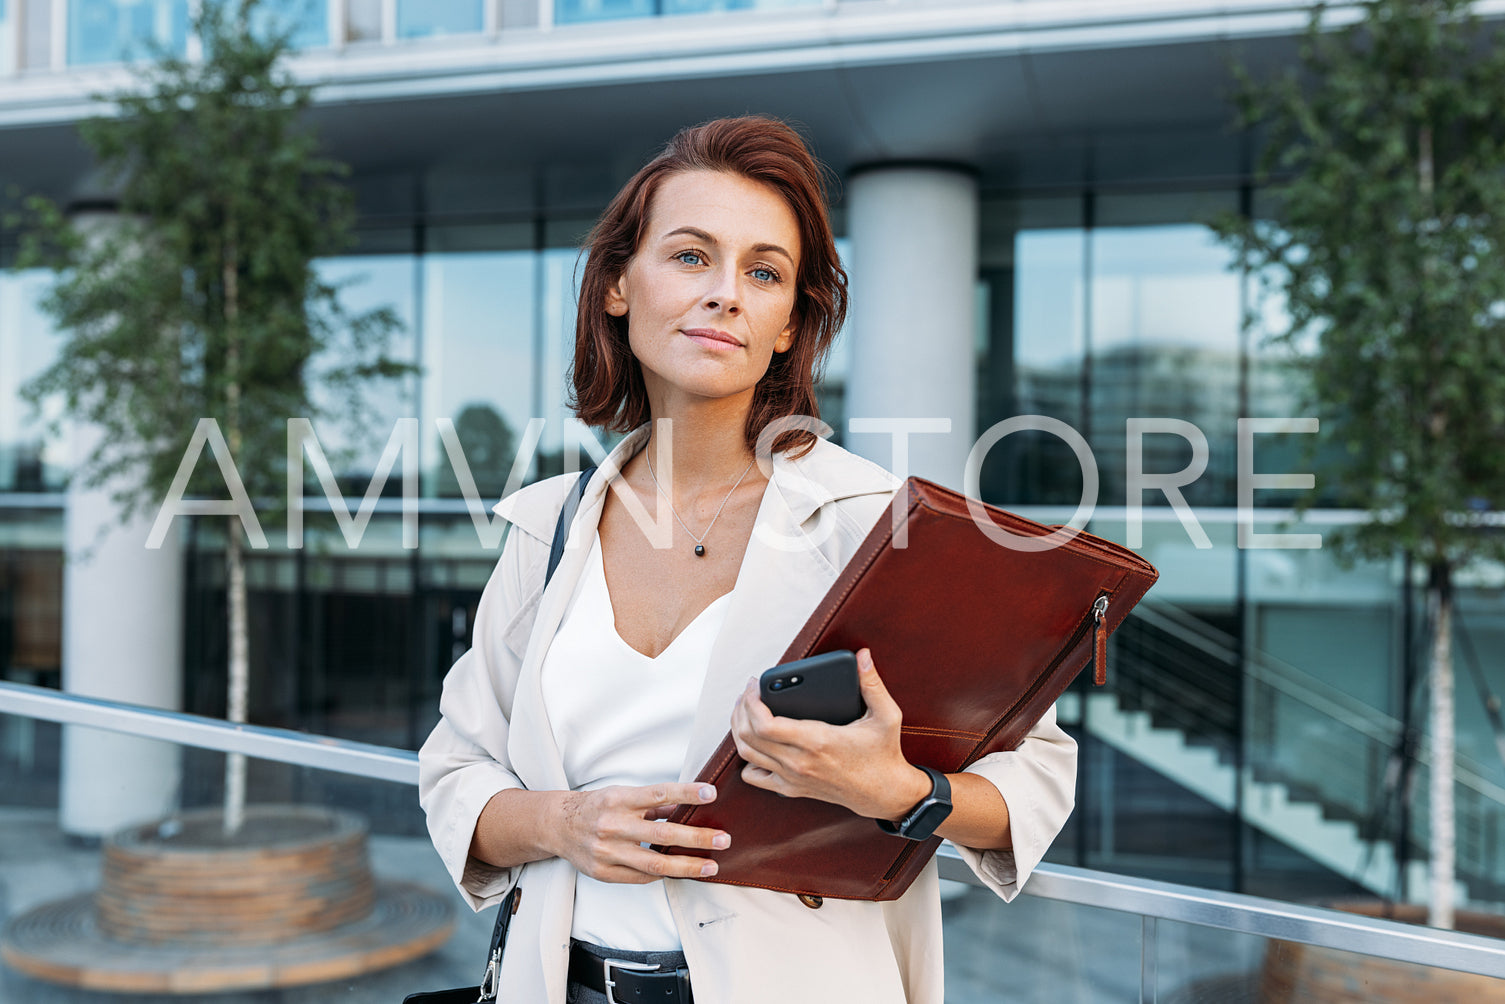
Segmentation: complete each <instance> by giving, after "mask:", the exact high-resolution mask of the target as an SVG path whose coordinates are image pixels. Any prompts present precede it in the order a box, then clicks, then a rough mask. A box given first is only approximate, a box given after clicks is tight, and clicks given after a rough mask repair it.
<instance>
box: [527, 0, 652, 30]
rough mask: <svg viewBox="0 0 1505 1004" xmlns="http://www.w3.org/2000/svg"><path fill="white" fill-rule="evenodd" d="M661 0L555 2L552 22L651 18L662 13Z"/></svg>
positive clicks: (579, 0) (564, 0) (568, 22)
mask: <svg viewBox="0 0 1505 1004" xmlns="http://www.w3.org/2000/svg"><path fill="white" fill-rule="evenodd" d="M661 2H662V0H556V3H555V4H554V22H555V23H556V24H577V23H579V22H582V21H611V20H615V19H617V18H624V17H653V16H654V15H655V14H659V13H662V9H661V7H660V3H661Z"/></svg>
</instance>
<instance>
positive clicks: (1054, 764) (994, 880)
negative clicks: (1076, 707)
mask: <svg viewBox="0 0 1505 1004" xmlns="http://www.w3.org/2000/svg"><path fill="white" fill-rule="evenodd" d="M1076 762H1077V744H1076V740H1075V739H1073V738H1071V736H1069V735H1067V734H1066V732H1065V730H1064V729H1062V728H1061V726H1060V725H1058V724H1056V709H1055V706H1054V705H1051V708H1050V710H1049V711H1047V712H1046V713H1045V715H1044V717H1042V718H1041V719H1040V721H1039V722H1037V723H1036V724H1035V727H1034V728H1033V729H1031V730H1030V731H1029V734H1028V735H1026V736H1025V737H1024V741H1023V742H1021V743H1020V744H1019V747H1018V748H1017V749H1013V750H1009V751H1008V752H1005V753H991V754H989V755H988V756H985V757H983V758H982V759H981V760H979V761H977V762H976V763H974V764H973V765H972V766H970V767H968V768H967V770H966V772H967V773H969V774H978V775H981V776H982V777H985V778H987V779H988V780H989V781H991V782H993V786H994V787H996V788H997V789H998V792H999V794H1001V795H1002V796H1003V800H1004V802H1005V803H1006V804H1007V805H1008V807H1009V831H1010V833H1011V834H1012V836H1013V846H1012V847H1009V848H1006V849H1004V850H989V851H983V850H977V849H976V848H972V847H961V846H957V848H956V849H957V851H958V852H960V854H961V857H962V860H964V861H966V862H967V864H968V866H969V867H971V869H972V870H973V871H974V872H976V873H977V876H978V877H979V878H981V879H982V881H983V884H984V885H986V886H987V887H988V888H989V889H992V890H993V891H994V892H996V893H997V894H998V895H999V896H1001V897H1003V899H1004V900H1005V901H1008V900H1011V899H1013V898H1014V897H1015V896H1017V895H1019V890H1020V889H1021V888H1023V886H1024V882H1025V880H1026V879H1028V878H1029V876H1030V873H1031V872H1033V871H1034V870H1035V866H1036V865H1038V864H1039V863H1040V860H1041V859H1042V858H1044V857H1045V852H1046V850H1047V849H1048V848H1049V847H1050V843H1051V841H1052V840H1054V839H1055V838H1056V834H1057V833H1059V832H1061V827H1063V826H1065V825H1066V817H1068V816H1070V815H1071V809H1072V806H1073V805H1074V804H1075V802H1076Z"/></svg>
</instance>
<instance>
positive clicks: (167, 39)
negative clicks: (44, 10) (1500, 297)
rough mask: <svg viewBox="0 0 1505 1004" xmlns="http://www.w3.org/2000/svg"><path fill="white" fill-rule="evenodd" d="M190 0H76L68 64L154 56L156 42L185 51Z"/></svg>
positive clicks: (73, 0) (71, 10)
mask: <svg viewBox="0 0 1505 1004" xmlns="http://www.w3.org/2000/svg"><path fill="white" fill-rule="evenodd" d="M187 42H188V0H70V2H69V5H68V63H69V65H73V66H78V65H83V64H87V63H114V62H121V61H124V60H128V59H141V58H146V57H150V56H151V55H152V49H153V46H154V45H155V46H158V47H161V48H165V49H167V50H168V51H169V52H172V53H174V54H176V55H180V56H181V55H182V54H183V53H184V51H185V50H186V48H187Z"/></svg>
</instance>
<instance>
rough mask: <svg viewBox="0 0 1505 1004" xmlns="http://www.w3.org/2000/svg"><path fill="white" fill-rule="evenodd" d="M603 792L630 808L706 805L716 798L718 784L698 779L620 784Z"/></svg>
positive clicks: (603, 789)
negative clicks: (645, 783) (637, 784)
mask: <svg viewBox="0 0 1505 1004" xmlns="http://www.w3.org/2000/svg"><path fill="white" fill-rule="evenodd" d="M601 794H603V795H607V796H609V797H611V798H613V799H614V800H615V801H616V803H617V804H619V805H621V806H622V807H623V808H629V809H643V810H647V809H660V808H663V807H666V806H667V807H672V806H676V805H705V804H706V803H708V802H714V801H715V800H716V786H715V785H713V784H703V783H701V782H698V781H690V782H672V783H670V782H666V783H664V784H650V785H647V786H645V787H641V788H634V787H628V786H618V787H613V788H602V789H601Z"/></svg>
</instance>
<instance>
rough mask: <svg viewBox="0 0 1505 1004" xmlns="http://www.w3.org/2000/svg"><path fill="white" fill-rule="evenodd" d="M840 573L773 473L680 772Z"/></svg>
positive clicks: (704, 749) (704, 754)
mask: <svg viewBox="0 0 1505 1004" xmlns="http://www.w3.org/2000/svg"><path fill="white" fill-rule="evenodd" d="M799 541H805V543H804V544H803V545H801V544H798V543H796V542H799ZM834 581H836V569H835V568H834V567H832V565H831V563H830V562H829V561H828V560H826V557H825V555H823V554H822V553H821V552H820V549H819V548H818V547H816V546H814V544H813V543H811V542H809V541H807V540H806V538H805V534H804V531H803V530H802V529H801V527H800V520H799V519H798V518H797V517H796V515H795V513H794V512H793V511H791V509H790V508H789V504H788V501H787V500H786V499H785V497H784V493H783V492H782V491H780V490H779V488H778V485H777V484H776V482H775V481H774V480H770V482H769V486H768V489H767V490H766V491H764V493H763V501H762V503H761V505H760V506H759V508H758V516H757V521H756V524H755V528H754V530H753V535H752V539H751V540H749V541H748V544H747V553H746V554H745V555H744V556H743V558H742V568H741V569H740V570H739V571H738V573H737V584H736V586H735V587H734V588H733V590H732V599H731V604H730V605H729V606H728V607H727V611H726V620H725V621H724V622H723V623H722V626H721V633H720V634H719V635H718V636H717V637H716V641H715V644H714V645H712V647H711V662H710V666H709V667H708V668H707V669H706V675H705V683H704V685H703V687H702V689H701V692H700V703H699V705H697V707H696V711H695V725H694V727H693V729H692V731H691V734H690V745H689V748H688V749H687V750H686V752H685V761H684V764H683V765H682V766H681V768H680V780H682V781H688V780H691V779H693V778H694V777H695V775H696V774H697V773H699V771H700V767H701V765H702V764H704V763H705V761H706V759H707V758H709V757H710V755H711V753H712V752H713V751H714V750H715V749H716V746H717V745H718V744H719V743H720V742H721V740H722V738H723V737H724V736H725V735H726V733H727V730H728V729H729V728H730V725H731V713H732V708H733V707H734V706H735V705H736V703H737V696H738V695H739V694H740V693H741V692H742V689H743V688H744V687H746V686H747V680H748V677H751V676H757V675H758V674H760V673H762V672H763V670H765V669H767V668H769V667H770V666H774V665H777V663H778V661H779V657H780V656H782V655H783V654H784V650H785V649H786V648H788V647H789V642H790V641H791V640H793V638H794V636H795V634H796V633H797V632H798V631H799V629H800V628H801V627H802V626H803V625H804V623H805V619H806V618H807V617H809V616H810V612H811V611H812V610H814V609H815V607H816V606H817V605H818V604H819V603H820V601H821V598H822V597H823V596H825V595H826V590H827V589H829V588H830V586H831V583H832V582H834Z"/></svg>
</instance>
